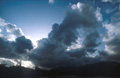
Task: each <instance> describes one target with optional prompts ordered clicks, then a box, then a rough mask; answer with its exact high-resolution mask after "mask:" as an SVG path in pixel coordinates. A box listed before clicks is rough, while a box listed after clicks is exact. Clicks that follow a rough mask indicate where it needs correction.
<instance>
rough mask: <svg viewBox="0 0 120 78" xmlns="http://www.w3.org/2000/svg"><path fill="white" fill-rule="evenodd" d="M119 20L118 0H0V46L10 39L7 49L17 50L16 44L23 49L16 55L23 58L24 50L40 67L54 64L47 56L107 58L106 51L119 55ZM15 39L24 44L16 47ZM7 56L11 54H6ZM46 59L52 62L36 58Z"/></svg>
mask: <svg viewBox="0 0 120 78" xmlns="http://www.w3.org/2000/svg"><path fill="white" fill-rule="evenodd" d="M119 24H120V0H0V38H1V41H2V38H4V39H5V40H4V39H3V41H2V42H3V45H2V46H4V44H6V43H7V42H8V43H10V44H11V45H13V43H14V45H13V46H16V47H15V48H11V49H12V50H15V52H18V53H17V54H19V51H18V50H19V48H22V49H23V50H20V51H21V55H19V56H16V57H20V59H22V60H23V59H24V61H25V59H26V57H24V55H26V54H24V52H26V53H28V55H26V56H27V57H28V58H30V59H29V60H30V61H32V62H33V63H34V64H36V65H40V66H43V67H44V66H46V67H54V66H56V65H58V63H57V62H56V63H55V64H54V63H53V62H50V61H49V60H48V59H49V58H51V59H56V60H54V61H57V60H59V61H60V62H61V61H63V59H61V58H67V60H70V59H73V58H76V59H73V60H78V59H83V61H84V60H85V59H88V58H87V57H90V58H91V59H89V60H90V61H91V60H92V58H95V60H96V59H97V58H98V57H99V58H101V57H100V56H102V58H101V59H108V58H110V56H109V54H110V55H111V54H113V55H114V54H117V55H120V53H119V52H118V51H119V48H118V46H119V41H120V39H119V35H120V32H119V28H120V27H119ZM6 40H8V41H7V42H6ZM22 40H23V41H22ZM116 40H117V42H116ZM4 42H6V43H4ZM19 42H20V43H22V44H21V45H22V46H24V45H26V46H27V47H26V46H24V47H22V46H19V48H18V46H17V45H18V44H19ZM31 42H33V44H32V43H31ZM35 42H38V44H36V43H35ZM28 45H30V46H28ZM33 45H37V46H36V47H34V46H33ZM32 46H33V47H32ZM7 47H8V46H7ZM7 47H6V48H7ZM0 49H1V48H0ZM4 50H5V51H6V49H3V51H4ZM16 50H17V51H16ZM28 50H29V51H28ZM61 51H62V52H65V53H63V54H62V53H60V52H61ZM29 52H30V54H29ZM48 52H49V53H48ZM66 52H67V54H66ZM1 53H2V51H1ZM57 53H58V54H57ZM2 54H3V55H1V57H2V58H6V55H9V52H8V54H4V53H2ZM12 54H13V55H14V56H15V55H16V53H14V52H12ZM47 54H49V55H51V56H53V57H54V58H53V57H51V56H47ZM59 54H60V56H58V55H59ZM78 54H80V55H79V58H78ZM29 55H30V56H29ZM54 55H56V56H54ZM104 55H106V57H107V58H105V56H104ZM16 57H15V58H16ZM83 57H84V58H83ZM7 59H14V58H11V57H9V56H8V57H7ZM41 59H43V60H41ZM46 59H47V61H48V62H50V64H51V65H53V66H49V65H48V64H47V63H46V62H42V63H40V62H39V60H40V61H45V60H46ZM101 59H100V60H101ZM119 60H120V59H119ZM27 61H28V59H27ZM97 61H98V60H97ZM67 62H68V61H67ZM69 62H70V61H69ZM75 62H78V61H75ZM27 65H28V64H27ZM70 65H72V64H71V63H70ZM58 66H59V65H58Z"/></svg>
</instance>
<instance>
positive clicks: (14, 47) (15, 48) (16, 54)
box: [0, 36, 33, 59]
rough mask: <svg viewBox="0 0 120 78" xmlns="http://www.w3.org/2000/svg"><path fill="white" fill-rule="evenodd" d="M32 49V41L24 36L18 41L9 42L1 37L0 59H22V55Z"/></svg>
mask: <svg viewBox="0 0 120 78" xmlns="http://www.w3.org/2000/svg"><path fill="white" fill-rule="evenodd" d="M32 48H33V46H32V43H31V41H30V40H29V39H26V38H25V37H24V36H21V37H18V38H17V39H16V41H8V40H7V39H5V38H1V37H0V57H5V58H13V59H14V58H20V56H21V55H20V54H25V53H26V52H27V50H31V49H32Z"/></svg>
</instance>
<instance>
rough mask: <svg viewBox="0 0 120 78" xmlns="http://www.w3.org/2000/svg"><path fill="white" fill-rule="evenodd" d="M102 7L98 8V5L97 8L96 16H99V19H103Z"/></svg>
mask: <svg viewBox="0 0 120 78" xmlns="http://www.w3.org/2000/svg"><path fill="white" fill-rule="evenodd" d="M100 11H101V8H98V7H97V10H96V17H97V19H98V21H102V20H103V19H102V14H101V12H100Z"/></svg>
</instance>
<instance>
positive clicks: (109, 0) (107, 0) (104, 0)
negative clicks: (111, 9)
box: [102, 0, 112, 2]
mask: <svg viewBox="0 0 120 78" xmlns="http://www.w3.org/2000/svg"><path fill="white" fill-rule="evenodd" d="M102 2H112V0H102Z"/></svg>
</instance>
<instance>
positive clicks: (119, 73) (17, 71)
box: [0, 62, 120, 78]
mask: <svg viewBox="0 0 120 78" xmlns="http://www.w3.org/2000/svg"><path fill="white" fill-rule="evenodd" d="M66 75H69V76H72V75H77V76H79V77H93V76H94V77H95V76H106V77H120V63H117V62H99V63H95V64H88V65H84V66H79V67H57V68H53V69H51V70H43V69H39V68H35V69H29V68H24V67H21V66H12V67H6V66H5V65H4V64H1V65H0V78H40V77H41V76H42V77H43V76H50V77H51V78H52V77H53V76H54V77H56V76H66Z"/></svg>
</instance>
